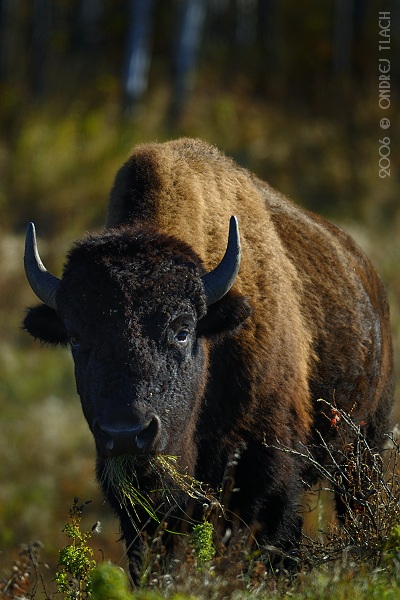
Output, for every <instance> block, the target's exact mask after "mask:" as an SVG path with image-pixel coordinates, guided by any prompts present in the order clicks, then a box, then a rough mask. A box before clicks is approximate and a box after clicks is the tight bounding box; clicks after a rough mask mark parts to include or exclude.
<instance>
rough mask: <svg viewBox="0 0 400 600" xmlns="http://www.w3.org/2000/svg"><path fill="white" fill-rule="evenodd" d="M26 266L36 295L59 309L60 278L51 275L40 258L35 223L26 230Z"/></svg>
mask: <svg viewBox="0 0 400 600" xmlns="http://www.w3.org/2000/svg"><path fill="white" fill-rule="evenodd" d="M24 266H25V273H26V277H27V279H28V281H29V284H30V286H31V288H32V290H33V291H34V292H35V294H36V296H37V297H38V298H39V299H40V300H41V301H42V302H44V303H45V304H47V306H50V308H54V310H57V304H56V292H57V289H58V286H59V285H60V279H58V278H57V277H54V275H51V273H49V272H48V271H47V269H46V268H45V266H44V265H43V263H42V261H41V260H40V256H39V252H38V249H37V243H36V232H35V226H34V224H33V223H29V225H28V229H27V231H26V239H25V256H24Z"/></svg>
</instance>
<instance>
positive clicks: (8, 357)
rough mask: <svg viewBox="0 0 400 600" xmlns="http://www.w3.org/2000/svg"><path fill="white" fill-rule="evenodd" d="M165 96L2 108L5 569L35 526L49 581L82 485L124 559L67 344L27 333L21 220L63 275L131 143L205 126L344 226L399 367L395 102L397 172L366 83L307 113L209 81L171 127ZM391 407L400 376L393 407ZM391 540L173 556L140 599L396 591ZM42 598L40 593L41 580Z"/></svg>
mask: <svg viewBox="0 0 400 600" xmlns="http://www.w3.org/2000/svg"><path fill="white" fill-rule="evenodd" d="M167 99H168V94H167V91H166V90H165V89H163V87H162V86H160V87H158V88H157V89H155V90H153V92H152V93H151V94H150V96H149V99H148V102H147V104H146V105H145V106H144V107H143V110H142V113H141V114H140V115H138V117H137V119H136V120H131V119H124V118H121V116H120V114H119V112H118V110H117V107H116V105H115V104H114V103H113V102H112V101H109V102H108V103H105V104H103V105H102V106H96V105H92V104H89V105H85V104H84V103H83V104H82V102H76V104H74V103H73V102H72V103H70V105H69V106H68V110H63V109H62V108H60V107H58V108H57V106H56V105H55V104H54V102H53V103H51V104H50V105H48V106H46V105H41V106H39V107H37V108H34V109H32V110H29V111H28V110H25V111H22V112H21V113H20V114H18V115H17V116H14V120H10V121H9V129H8V130H7V129H6V128H3V134H2V138H1V142H0V168H1V171H2V173H3V174H4V175H3V176H2V178H1V180H0V234H1V235H0V260H1V265H2V269H1V273H0V319H1V325H2V327H1V345H0V406H1V421H0V456H1V461H0V481H1V486H0V523H1V527H0V571H1V572H3V570H4V572H5V573H9V570H10V569H11V568H12V566H13V564H14V561H16V560H20V559H18V551H19V546H20V544H23V543H25V544H28V543H30V542H31V541H32V540H36V539H38V540H40V541H41V543H42V544H43V548H41V550H40V552H41V557H42V558H41V561H42V562H45V563H47V564H48V565H49V568H48V569H44V571H43V573H44V575H43V577H45V579H46V586H49V587H47V588H46V589H48V590H50V589H51V588H52V586H53V589H54V584H52V583H51V580H52V578H53V577H54V573H55V570H56V563H57V559H58V550H59V549H60V548H63V547H64V546H65V544H66V540H65V535H64V533H63V532H62V529H63V526H64V524H65V521H66V518H67V514H68V510H69V508H70V506H71V504H72V501H73V498H74V497H75V496H79V497H80V498H82V499H91V500H92V502H91V504H90V505H88V506H87V507H86V508H85V511H84V515H83V520H84V522H85V526H84V528H85V529H88V530H90V528H91V525H92V524H93V523H95V522H97V521H101V522H102V530H101V532H100V533H96V534H93V535H92V536H91V540H90V545H91V547H92V548H93V551H94V559H95V560H96V561H98V562H99V563H101V562H103V558H105V559H110V560H112V561H113V562H114V563H115V564H117V565H120V566H123V567H125V561H124V556H123V547H122V544H121V543H120V542H118V536H119V532H118V525H117V522H116V520H115V519H114V517H113V516H112V515H111V513H110V510H109V508H108V507H107V506H106V505H105V504H104V503H103V499H102V497H101V495H100V493H99V491H98V489H97V485H96V483H95V481H94V469H93V464H94V445H93V441H92V438H91V435H90V433H89V431H88V429H87V426H86V423H85V422H84V418H83V416H82V414H81V409H80V405H79V400H78V398H77V396H76V393H75V389H74V379H73V368H72V361H71V359H70V357H69V356H68V354H67V353H66V352H64V351H61V350H57V351H54V350H50V349H47V348H40V347H38V346H37V345H36V344H35V343H34V342H33V341H31V340H30V339H29V338H28V336H26V335H25V334H24V333H23V332H22V331H20V321H21V319H22V317H23V314H24V307H25V306H28V305H30V304H32V303H35V302H36V300H35V298H34V297H33V295H32V292H31V291H30V289H29V287H28V285H27V283H26V281H25V277H24V274H23V269H22V255H23V240H24V232H25V226H26V223H27V222H28V221H29V220H34V221H35V222H36V224H37V229H38V233H39V236H40V248H41V254H42V257H43V259H44V260H45V263H46V265H47V266H48V268H49V269H50V270H51V271H53V272H55V273H56V274H59V273H60V272H61V269H62V264H63V259H64V255H65V251H66V250H67V248H68V247H69V245H70V244H71V243H72V241H73V240H74V239H75V238H76V237H78V236H81V235H82V234H83V233H84V232H85V231H87V230H92V229H96V228H100V227H101V226H102V224H103V222H104V218H105V210H106V204H107V196H108V190H109V189H110V187H111V184H112V180H113V176H114V173H115V171H116V170H117V168H118V167H119V166H120V165H121V164H122V162H123V161H124V160H125V159H126V158H127V156H128V154H129V151H130V149H131V148H132V146H134V145H135V144H136V143H139V142H141V141H149V140H154V139H158V140H160V141H162V140H164V139H168V138H170V137H176V136H178V135H190V136H199V137H202V138H204V139H206V140H207V141H209V142H212V143H215V144H216V145H218V146H219V147H220V148H221V149H222V150H224V151H226V152H227V153H228V154H230V155H232V156H233V157H234V158H235V159H236V160H237V161H238V162H240V163H241V164H242V165H244V166H247V167H249V168H250V169H252V170H254V171H255V172H256V173H257V174H258V175H260V176H261V177H264V178H266V179H267V180H268V181H269V182H270V183H271V184H272V185H274V186H275V187H276V188H278V189H279V190H281V191H283V192H284V193H286V194H288V195H289V196H290V197H291V198H292V199H293V200H295V201H297V202H299V203H300V204H303V205H306V206H307V207H309V208H311V209H313V210H316V211H319V212H322V213H324V214H325V215H327V216H328V217H330V218H332V219H333V220H335V221H336V222H337V223H339V224H340V225H342V226H343V227H344V228H345V229H346V230H347V231H349V232H350V233H351V234H352V235H353V236H354V237H355V239H356V240H357V241H358V242H359V244H360V245H361V246H362V247H363V248H364V249H365V250H366V252H367V254H368V255H369V256H370V257H371V259H372V261H373V262H374V264H375V265H376V266H377V268H378V271H379V272H380V273H381V275H382V277H383V279H384V281H385V283H386V285H387V288H388V292H389V298H390V303H391V313H392V326H393V335H394V349H395V357H396V364H397V367H398V366H399V357H400V277H399V264H400V206H399V190H400V185H399V172H398V165H399V164H400V160H398V158H399V140H400V121H399V119H398V117H396V115H395V114H393V119H392V128H391V137H392V140H393V142H392V143H393V146H392V155H393V160H392V171H391V177H390V178H388V179H381V178H380V177H379V172H378V171H379V168H378V160H379V117H380V115H379V110H378V107H377V103H376V98H375V96H374V90H373V87H372V86H371V88H370V89H368V90H362V91H361V92H360V93H358V94H354V95H352V96H351V98H349V104H348V105H347V106H346V107H343V106H338V107H337V110H336V109H335V107H334V101H333V100H332V101H329V100H327V102H326V105H325V109H324V110H320V111H319V112H318V113H313V114H310V112H308V111H301V110H298V109H297V108H296V109H293V110H288V108H287V106H286V107H285V108H284V107H280V106H279V104H278V103H272V102H271V103H268V102H265V99H264V98H261V97H256V96H254V94H249V93H247V91H246V86H238V89H237V90H235V91H234V92H233V91H231V92H229V93H223V92H221V90H219V89H215V90H213V87H212V82H211V83H209V85H208V86H207V92H203V94H202V93H201V92H200V93H198V94H196V98H195V99H192V101H191V103H190V105H189V106H188V109H187V111H186V115H185V117H184V119H183V120H182V122H181V124H180V125H179V126H178V127H176V128H175V129H174V130H171V129H170V128H169V127H167V126H166V125H165V122H164V117H163V115H165V112H166V107H167ZM5 110H6V109H5V108H4V107H3V111H5ZM396 144H397V146H396ZM399 414H400V413H399V390H397V400H396V411H395V420H396V421H397V420H398V419H399ZM321 510H322V512H323V511H324V510H325V512H327V510H326V509H325V508H324V507H322V509H321ZM321 510H320V511H319V512H321ZM311 521H312V519H311ZM314 521H315V519H314ZM310 526H311V525H310ZM313 526H314V527H315V523H314V525H313ZM325 528H326V524H325ZM317 537H318V536H317ZM386 541H387V540H386ZM384 543H385V540H384V539H383V540H382V544H384ZM394 547H395V548H396V547H397V546H396V544H395V545H394ZM99 549H100V550H99ZM396 552H397V551H394V552H392V555H390V556H389V557H387V558H385V559H383V558H382V560H379V561H376V562H375V563H373V561H372V563H369V564H368V565H366V564H364V562H363V560H362V557H361V558H360V557H357V556H355V557H354V556H352V557H351V559H349V560H347V561H346V560H345V559H344V558H343V556H345V555H343V556H342V558H341V561H339V562H335V564H331V562H330V561H329V560H327V561H326V562H327V564H320V565H319V566H318V567H316V568H315V569H314V570H312V571H311V572H310V571H308V570H307V569H303V570H302V569H300V572H299V573H298V574H297V576H296V577H295V578H290V579H288V578H287V577H285V576H280V577H278V576H274V574H273V573H272V574H271V573H265V572H264V571H263V568H262V567H261V566H259V565H258V563H257V560H256V558H254V557H253V558H252V560H251V561H250V563H251V564H248V565H247V566H246V565H245V566H242V567H241V569H240V572H230V571H229V569H228V568H227V569H226V570H225V572H224V569H223V568H222V567H221V564H219V563H222V562H223V561H222V559H221V560H220V561H219V563H218V561H217V563H216V564H214V565H211V566H209V568H207V569H203V570H201V571H198V570H197V569H196V568H194V567H193V566H192V565H190V564H189V565H186V566H185V569H187V571H185V570H184V569H180V572H179V573H177V574H176V573H175V574H172V575H171V577H170V579H168V576H167V575H168V573H167V575H166V576H165V577H164V578H162V577H161V576H157V577H156V578H155V582H154V583H153V584H152V585H148V586H147V588H148V591H143V592H141V595H137V596H135V597H140V598H143V599H144V598H149V599H150V598H158V597H159V596H158V594H159V593H161V592H162V593H163V594H168V595H171V597H174V595H175V597H178V596H176V595H177V594H182V595H183V596H179V597H186V596H191V597H196V598H222V597H224V598H230V597H232V598H233V597H234V598H252V597H269V596H271V597H276V596H277V595H278V596H282V597H284V596H287V597H292V598H299V599H300V598H301V599H310V600H311V599H314V598H315V599H316V598H332V599H336V598H337V599H339V598H348V597H353V598H354V599H358V598H388V599H389V598H400V587H399V586H400V583H399V581H400V579H399V571H398V565H399V562H398V561H399V556H398V554H396ZM385 561H386V562H385ZM28 562H29V561H28ZM328 563H329V564H328ZM371 564H373V566H372V567H371V566H370V565H371ZM40 568H41V569H42V570H43V567H40ZM104 569H106V567H104ZM218 569H219V570H218ZM257 569H258V571H257ZM41 572H42V571H41ZM6 576H8V575H5V576H4V577H6ZM97 577H98V584H97V585H98V588H97V591H96V594H98V595H97V596H96V597H98V598H106V597H107V598H109V600H112V598H114V597H115V598H121V599H122V598H125V597H126V598H128V597H130V596H128V592H123V591H122V587H121V586H122V583H121V584H118V585H117V586H116V589H117V588H118V589H120V587H121V592H120V595H115V596H112V595H111V592H104V585H105V583H104V580H107V577H111V578H112V577H119V575H118V574H117V572H115V571H112V572H105V571H104V570H103V571H100V572H99V574H98V576H97ZM30 581H32V578H31V580H30ZM169 581H170V583H168V582H169ZM102 586H103V588H102ZM149 590H150V591H149ZM49 593H50V592H49ZM102 594H103V595H102ZM104 594H108V595H104ZM7 597H10V598H11V597H12V596H7ZM15 597H22V596H15ZM28 597H29V596H28ZM36 597H37V598H41V597H43V595H41V593H39V591H37V596H36Z"/></svg>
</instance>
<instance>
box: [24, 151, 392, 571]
mask: <svg viewBox="0 0 400 600" xmlns="http://www.w3.org/2000/svg"><path fill="white" fill-rule="evenodd" d="M231 215H236V216H237V219H238V222H239V224H240V242H239V233H238V228H237V222H236V220H235V219H231V224H230V233H229V238H228V244H227V250H226V253H225V255H224V258H223V260H222V261H221V256H222V255H223V253H224V250H225V247H226V235H227V232H226V230H227V226H228V222H229V219H230V217H231ZM240 245H241V251H242V262H241V267H240V271H239V272H238V269H239V263H240V256H241V252H240ZM220 261H221V262H220ZM25 266H26V272H27V277H28V280H29V282H30V284H31V286H32V289H33V290H34V291H35V292H36V294H37V295H38V296H39V298H40V299H41V300H42V302H43V303H44V304H41V305H40V306H36V307H33V308H30V309H29V310H28V313H27V315H26V318H25V321H24V326H25V328H26V330H27V331H28V332H29V333H30V334H31V335H33V336H34V337H35V338H39V339H40V340H41V341H43V342H46V343H50V344H54V345H55V344H61V345H70V346H71V349H72V354H73V358H74V363H75V376H76V382H77V390H78V393H79V396H80V398H81V402H82V408H83V412H84V414H85V417H86V419H87V422H88V424H89V427H90V429H91V431H92V433H93V435H94V439H95V442H96V449H97V457H98V458H97V475H98V479H99V481H100V483H101V485H102V486H103V489H104V492H105V494H106V496H107V498H108V500H109V501H110V503H111V504H112V506H113V507H114V510H115V511H116V513H117V514H118V516H119V519H120V522H121V530H122V534H123V537H124V539H125V543H126V546H127V552H128V557H129V559H130V562H131V568H132V575H133V577H134V579H136V578H137V572H138V571H137V567H138V565H139V564H140V558H139V557H140V544H141V537H142V536H143V535H146V534H147V535H150V536H151V535H152V534H153V533H154V531H155V529H156V527H157V521H160V520H162V519H164V517H165V515H167V519H168V522H169V523H171V522H172V519H173V518H174V519H175V523H174V525H173V527H175V529H177V528H181V529H185V528H186V520H187V519H186V512H185V511H187V509H188V506H187V504H188V495H187V494H186V493H185V490H184V486H183V487H182V486H181V491H179V492H176V490H173V491H172V488H173V487H174V484H171V479H170V476H169V474H168V472H167V471H165V469H164V470H163V469H161V468H160V464H161V463H160V461H162V460H165V456H168V455H171V456H176V457H179V462H180V468H181V470H182V472H183V473H184V475H181V477H183V479H185V477H186V481H190V482H192V481H193V482H194V481H197V482H198V481H200V482H204V484H206V485H208V486H210V487H211V488H212V489H214V490H217V489H218V488H219V486H220V485H221V482H222V480H223V477H224V472H225V469H226V465H227V463H228V462H229V460H230V459H231V457H232V455H233V454H234V453H235V452H237V451H238V450H239V454H240V459H239V460H238V464H237V467H236V470H235V473H234V475H235V489H236V490H237V491H235V492H234V493H232V494H231V496H230V497H229V498H227V499H226V503H225V505H224V509H225V512H224V514H225V516H226V518H227V520H228V521H229V519H230V518H231V517H232V516H234V517H235V518H236V517H237V518H239V519H241V522H243V523H246V524H247V525H248V527H249V530H251V531H252V532H253V533H254V535H255V538H256V540H257V542H258V543H260V544H268V545H276V546H278V547H280V548H283V549H285V550H289V549H290V548H291V547H293V546H295V545H296V543H297V541H298V539H299V536H300V532H301V521H300V518H299V516H298V514H297V512H296V508H297V503H298V501H299V497H300V494H301V488H302V486H301V482H302V481H313V479H314V478H315V475H314V473H313V472H312V471H311V469H310V467H309V465H307V464H304V463H302V462H301V461H300V459H299V457H298V456H296V455H295V454H294V453H292V454H291V453H290V452H289V453H282V452H279V451H277V450H276V449H274V448H273V446H274V444H276V442H277V441H279V442H280V444H282V445H284V446H285V447H286V448H288V449H296V448H297V447H298V446H299V444H313V443H316V442H317V441H318V439H319V438H318V435H319V434H321V435H322V436H323V437H324V439H325V441H326V442H327V443H328V444H330V445H332V446H333V447H334V446H335V444H336V445H338V444H340V443H341V441H340V439H338V435H337V431H336V429H335V428H332V427H331V426H330V425H331V423H330V420H329V419H327V418H326V416H325V415H324V414H323V409H322V408H321V406H320V403H317V400H318V399H319V398H324V399H325V400H328V401H334V402H335V403H336V405H337V407H338V408H340V409H343V410H345V411H349V412H350V411H351V413H352V416H353V418H354V420H355V421H356V422H361V421H363V422H365V423H366V428H365V430H366V436H367V440H368V443H369V444H370V446H371V448H373V449H375V450H376V451H380V450H381V449H382V447H383V441H384V435H385V433H386V432H387V431H388V428H389V424H390V415H391V409H392V404H393V376H392V349H391V336H390V327H389V310H388V305H387V300H386V294H385V291H384V289H383V286H382V283H381V280H380V279H379V276H378V275H377V274H376V272H375V270H374V268H373V267H372V266H371V264H370V263H369V261H368V259H367V258H366V257H365V255H364V254H363V253H362V251H361V250H360V249H359V248H358V246H357V245H356V244H355V243H354V242H353V241H352V240H351V238H349V237H348V236H347V235H346V234H345V233H344V232H343V231H341V230H340V229H339V228H337V227H336V226H334V225H333V224H331V223H329V222H327V221H326V220H324V219H323V218H321V217H319V216H317V215H314V214H312V213H309V212H307V211H305V210H303V209H301V208H299V207H297V206H295V205H294V204H293V203H291V202H290V201H289V200H287V199H286V198H284V197H283V196H281V195H280V194H279V193H278V192H276V191H274V190H272V189H271V188H270V187H269V186H268V185H267V184H266V183H264V182H262V181H260V180H259V179H257V177H255V176H254V175H252V174H251V173H249V172H248V171H246V170H244V169H241V168H240V167H238V166H237V165H236V164H235V163H234V162H233V161H231V160H230V159H228V158H227V157H225V156H224V155H222V154H221V153H220V152H218V150H216V149H215V148H213V147H212V146H208V145H207V144H205V143H204V142H201V141H199V140H188V139H183V140H177V141H173V142H169V143H166V144H148V145H144V146H139V147H138V148H136V149H135V151H134V152H133V154H132V155H131V157H130V158H129V159H128V161H127V162H126V164H125V165H123V166H122V168H121V169H120V171H119V172H118V174H117V176H116V179H115V183H114V186H113V189H112V192H111V197H110V202H109V208H108V217H107V223H106V227H105V229H104V231H103V232H101V233H98V234H96V235H92V236H88V237H86V238H84V239H83V240H81V241H78V242H77V243H76V244H75V245H74V247H73V248H72V250H71V251H70V253H69V255H68V257H67V261H66V265H65V268H64V272H63V276H62V278H61V279H57V278H55V277H53V276H52V275H50V274H49V273H48V272H47V271H46V269H45V268H44V266H43V264H42V263H41V261H40V258H39V255H38V253H37V249H36V241H35V236H34V228H33V226H30V228H29V230H28V235H27V246H26V256H25ZM317 432H319V433H317ZM163 457H164V458H163ZM319 458H320V459H322V457H319ZM164 464H166V463H164ZM127 486H128V487H127ZM135 490H136V491H135ZM157 490H164V492H165V493H161V492H159V491H157ZM136 492H138V493H139V494H144V495H145V494H146V493H148V494H149V496H150V497H151V500H152V503H151V505H150V506H151V508H149V506H148V505H147V504H146V502H144V504H143V503H142V507H139V508H137V507H135V508H133V507H132V503H131V502H130V501H127V498H128V499H129V496H130V495H132V494H133V495H134V494H135V493H136ZM200 496H201V494H200ZM200 496H199V497H200ZM171 498H172V499H171ZM170 499H171V502H170V505H169V504H168V502H169V500H170ZM133 501H134V499H133ZM149 511H150V512H154V514H152V515H151V516H152V517H153V518H149V514H148V513H149ZM199 514H200V513H197V514H196V512H194V513H193V515H192V516H193V519H196V517H199Z"/></svg>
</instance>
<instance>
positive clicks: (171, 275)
mask: <svg viewBox="0 0 400 600" xmlns="http://www.w3.org/2000/svg"><path fill="white" fill-rule="evenodd" d="M43 269H44V268H43ZM211 275H212V276H213V277H215V273H214V274H213V272H212V273H211ZM207 285H208V282H207V281H205V279H204V274H203V268H202V266H201V262H200V260H199V258H198V257H197V256H196V255H195V253H194V252H193V251H192V250H191V249H190V248H189V247H187V246H186V245H183V244H182V243H181V242H178V241H177V240H175V239H173V238H171V237H167V236H163V235H160V234H157V233H155V232H152V231H148V230H146V231H144V230H143V229H140V230H132V228H123V229H118V230H110V231H109V232H106V233H103V234H101V235H98V236H95V237H89V238H87V239H85V240H83V241H81V242H78V243H77V244H76V245H75V247H74V248H73V250H72V251H71V252H70V254H69V257H68V261H67V264H66V267H65V269H64V275H63V278H62V280H60V281H57V287H56V290H55V292H54V302H52V306H50V307H49V306H44V305H41V306H39V307H34V308H31V309H30V310H29V311H28V314H27V316H26V318H25V321H24V326H25V328H26V329H27V330H28V331H29V333H31V334H32V335H33V336H35V337H38V338H40V339H41V340H44V341H47V342H50V343H62V344H69V345H70V346H71V350H72V355H73V359H74V363H75V376H76V383H77V390H78V393H79V396H80V398H81V401H82V408H83V412H84V414H85V417H86V419H87V421H88V424H89V427H90V429H91V431H92V432H93V435H94V438H95V441H96V447H97V451H98V454H99V456H107V455H112V456H116V455H120V454H132V455H136V456H140V457H141V458H143V457H146V456H149V455H151V454H154V453H157V452H168V453H172V454H180V455H182V454H185V452H184V449H185V448H186V447H187V446H190V445H191V444H192V443H193V442H192V440H193V433H194V427H195V424H196V418H197V414H198V411H199V407H200V404H201V399H202V397H203V395H204V390H205V386H206V383H207V357H208V349H209V343H210V342H209V340H210V339H211V338H213V337H215V336H216V335H221V334H224V333H225V334H226V333H227V332H232V331H233V330H234V329H236V328H237V327H238V325H240V323H242V322H243V320H244V319H245V318H246V317H247V316H248V315H249V309H248V306H247V304H246V302H245V300H244V299H242V298H241V297H238V296H235V295H234V294H233V293H232V292H231V293H229V294H227V293H226V290H225V293H224V294H223V296H222V298H221V297H217V298H216V299H215V298H214V301H213V303H212V304H209V302H208V294H207ZM49 304H50V302H49Z"/></svg>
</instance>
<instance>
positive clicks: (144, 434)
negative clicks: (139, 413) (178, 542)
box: [135, 415, 161, 450]
mask: <svg viewBox="0 0 400 600" xmlns="http://www.w3.org/2000/svg"><path fill="white" fill-rule="evenodd" d="M160 429H161V423H160V419H159V418H158V417H156V416H155V415H154V417H153V418H152V419H151V421H150V423H149V424H148V425H147V426H146V427H144V428H143V429H142V431H141V432H140V433H138V434H137V436H136V439H135V441H136V446H137V448H138V450H143V449H144V448H146V447H147V446H149V447H150V446H151V444H153V443H154V442H155V441H156V439H157V438H158V436H159V433H160Z"/></svg>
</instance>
